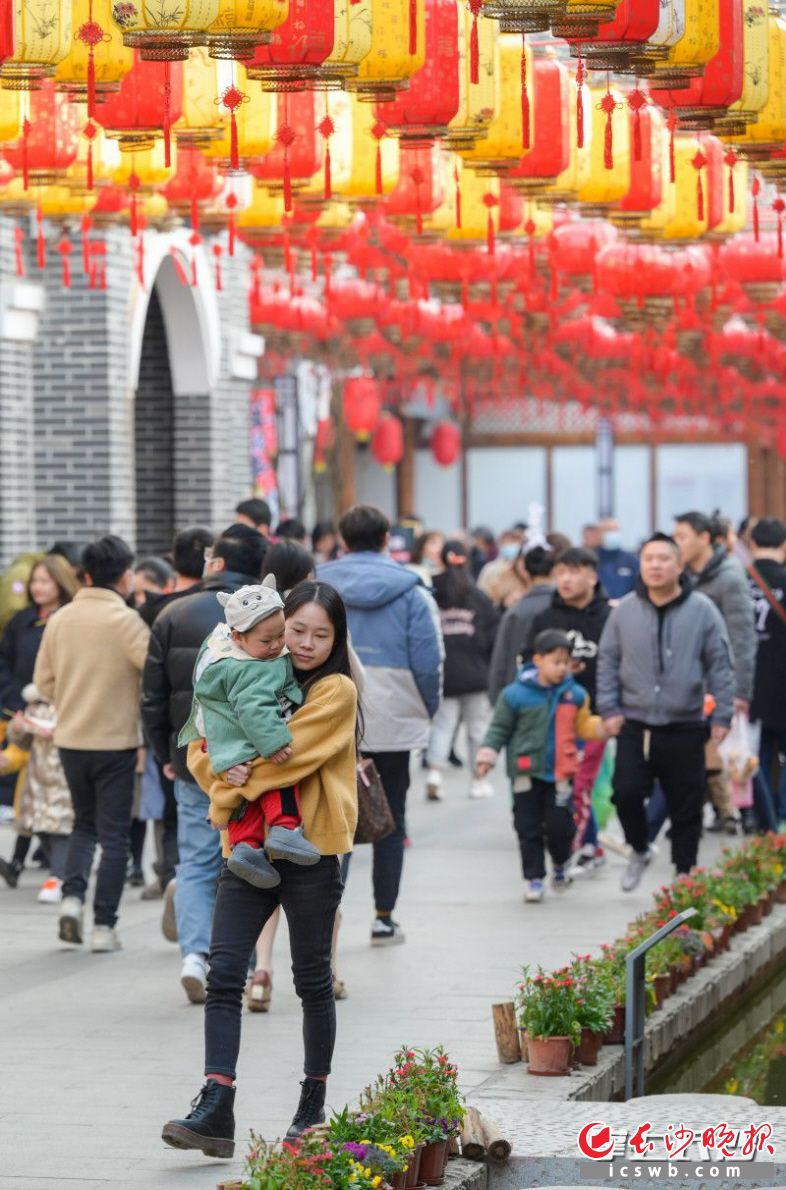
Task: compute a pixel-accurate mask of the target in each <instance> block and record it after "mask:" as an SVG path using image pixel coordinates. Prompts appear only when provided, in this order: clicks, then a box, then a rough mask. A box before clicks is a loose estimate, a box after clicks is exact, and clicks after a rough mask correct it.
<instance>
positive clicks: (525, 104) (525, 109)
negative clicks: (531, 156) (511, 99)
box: [521, 33, 530, 149]
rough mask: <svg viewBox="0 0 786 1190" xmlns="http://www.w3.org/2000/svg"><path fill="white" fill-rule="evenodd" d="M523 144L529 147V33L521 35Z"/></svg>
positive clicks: (526, 147) (524, 146) (525, 147)
mask: <svg viewBox="0 0 786 1190" xmlns="http://www.w3.org/2000/svg"><path fill="white" fill-rule="evenodd" d="M521 145H522V148H524V149H528V148H529V147H530V143H529V91H528V90H527V35H526V33H522V35H521Z"/></svg>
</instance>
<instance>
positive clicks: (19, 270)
mask: <svg viewBox="0 0 786 1190" xmlns="http://www.w3.org/2000/svg"><path fill="white" fill-rule="evenodd" d="M24 242H25V233H24V231H23V229H22V228H21V227H20V226H19V224H18V223H15V224H14V266H15V271H16V275H17V277H24V275H25V264H24V259H23V256H22V245H23V244H24Z"/></svg>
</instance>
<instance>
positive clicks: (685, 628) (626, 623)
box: [596, 575, 734, 727]
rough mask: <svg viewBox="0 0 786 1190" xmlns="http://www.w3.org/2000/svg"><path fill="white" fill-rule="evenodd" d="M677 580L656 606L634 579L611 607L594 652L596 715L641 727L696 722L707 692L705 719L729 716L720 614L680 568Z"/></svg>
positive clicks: (730, 672)
mask: <svg viewBox="0 0 786 1190" xmlns="http://www.w3.org/2000/svg"><path fill="white" fill-rule="evenodd" d="M680 587H681V590H680V594H679V596H678V597H677V598H676V599H674V600H672V602H671V603H668V604H666V605H665V607H660V608H658V607H656V606H655V604H654V603H652V601H651V600H650V597H649V594H648V593H647V588H646V587H645V586H644V583H643V582H642V580H641V578H639V579H638V580H637V582H636V590H635V591H634V592H632V593H631V594H630V595H626V596H625V598H624V599H623V600H622V601H621V602H620V603H619V604H618V605H617V607H615V608H614V609H613V610H612V612H611V615H610V616H609V618H608V620H607V621H606V627H605V628H604V629H603V635H602V637H601V638H600V652H599V654H598V682H597V694H596V706H597V709H598V712H599V713H600V714H601V715H602V716H603V718H604V719H608V718H610V717H611V716H613V715H624V716H625V718H626V719H633V720H635V721H637V722H641V723H645V724H646V725H647V726H648V727H664V726H666V725H673V724H678V723H701V722H702V721H703V719H704V695H705V693H707V692H709V693H711V694H713V695H714V697H715V702H716V708H715V712H714V714H713V722H714V723H718V724H720V725H722V726H724V727H728V725H729V724H730V723H731V716H732V709H733V702H734V667H733V664H732V660H731V649H730V646H729V638H728V636H727V634H726V628H725V625H724V623H723V619H722V618H721V615H720V612H719V611H718V609H717V608H716V607H715V606H714V605H713V603H712V601H711V600H709V599H708V598H707V597H706V595H701V594H699V593H698V592H697V591H692V590H691V588H690V586H689V582H688V580H687V579H686V578H685V576H684V575H683V576H681V579H680Z"/></svg>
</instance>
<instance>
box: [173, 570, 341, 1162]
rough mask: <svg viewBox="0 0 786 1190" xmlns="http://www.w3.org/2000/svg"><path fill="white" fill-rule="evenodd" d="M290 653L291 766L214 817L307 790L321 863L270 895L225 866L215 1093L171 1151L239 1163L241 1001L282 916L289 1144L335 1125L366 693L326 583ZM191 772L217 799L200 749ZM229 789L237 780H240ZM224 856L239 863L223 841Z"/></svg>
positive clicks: (259, 770) (207, 1091) (303, 801)
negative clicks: (332, 1097)
mask: <svg viewBox="0 0 786 1190" xmlns="http://www.w3.org/2000/svg"><path fill="white" fill-rule="evenodd" d="M284 616H285V619H286V644H287V647H288V648H289V651H290V653H291V654H292V663H293V667H294V672H295V677H296V678H297V680H298V681H299V682H300V684H301V687H302V689H303V693H304V696H305V700H304V703H303V705H302V707H300V708H299V709H298V710H297V711H296V712H295V713H294V714H293V716H292V718H291V719H290V721H289V724H288V726H289V730H290V733H291V735H292V741H293V742H292V749H293V755H292V757H291V759H290V760H288V761H287V762H286V764H285V765H283V766H282V765H276V764H273V763H272V762H270V761H266V760H264V759H262V758H257V759H255V760H253V762H252V763H251V764H250V765H247V766H239V769H240V770H241V771H240V773H239V774H238V770H231V773H232V774H236V775H238V776H239V777H240V778H241V779H242V778H244V777H247V779H246V780H245V783H244V784H243V785H242V787H241V788H238V789H237V790H236V791H232V792H229V791H228V790H226V788H224V791H223V793H221V794H217V796H216V799H215V800H214V801H212V802H211V806H210V818H211V820H212V822H213V824H214V825H215V826H216V827H219V828H222V829H223V828H224V827H226V825H227V823H228V822H229V819H230V816H231V814H232V813H233V811H234V810H237V809H238V808H239V807H240V806H241V805H242V802H243V800H244V799H245V800H247V801H254V800H256V799H257V798H258V797H260V796H261V795H262V794H263V793H265V792H267V791H268V790H271V789H279V788H280V787H281V783H282V778H283V779H285V780H286V783H287V784H292V785H294V784H297V785H298V786H299V788H300V808H301V817H302V821H303V830H304V833H305V836H306V838H307V839H308V840H309V842H311V843H313V844H314V846H315V847H317V848H318V850H319V851H320V852H321V855H322V858H321V859H320V860H319V862H318V863H317V864H315V865H314V866H313V867H300V866H297V865H295V864H292V863H288V862H286V861H278V862H277V867H278V869H279V871H280V874H281V883H280V884H279V885H277V886H276V887H275V888H269V889H261V888H256V887H255V886H254V885H252V884H249V883H248V882H247V881H245V880H241V879H240V878H239V877H237V876H235V875H234V874H233V873H232V872H230V871H229V870H228V869H227V867H226V866H224V868H223V870H222V873H221V878H220V880H219V885H218V894H217V897H216V905H215V910H214V914H213V933H212V938H211V943H210V955H209V965H210V974H209V976H208V981H207V1003H206V1005H205V1080H206V1081H205V1085H204V1087H203V1088H202V1091H201V1093H200V1095H199V1097H198V1099H197V1100H195V1101H194V1106H193V1107H192V1110H191V1112H190V1113H189V1115H188V1116H186V1117H185V1118H184V1119H178V1120H170V1121H169V1122H168V1123H167V1124H165V1125H164V1130H163V1133H162V1136H163V1139H164V1140H165V1141H166V1143H167V1144H170V1145H172V1146H173V1147H174V1148H180V1149H199V1150H201V1151H202V1152H203V1153H205V1155H206V1156H209V1157H231V1156H232V1154H233V1152H234V1147H235V1146H234V1135H235V1120H234V1114H233V1108H234V1097H235V1087H234V1080H235V1065H236V1061H237V1056H238V1052H239V1049H240V1019H241V1013H242V1005H243V990H244V987H245V982H246V974H247V970H248V956H249V955H250V954H251V952H252V949H253V947H254V944H255V942H256V940H257V938H258V937H259V934H260V931H261V929H262V927H263V926H264V924H265V922H266V921H267V920H268V918H269V917H270V915H271V914H272V913H273V911H274V910H275V909H276V907H277V906H278V905H281V907H282V909H283V910H284V913H285V914H286V916H287V921H288V923H289V937H290V946H291V950H292V972H293V975H294V979H295V990H296V991H297V994H298V996H299V997H300V999H301V1002H302V1004H303V1039H304V1044H305V1064H304V1073H305V1078H304V1080H303V1082H302V1083H301V1096H300V1103H299V1104H298V1108H297V1111H296V1113H295V1116H294V1119H293V1121H292V1124H291V1125H290V1128H289V1130H288V1132H287V1136H288V1137H290V1138H295V1137H297V1136H299V1135H300V1134H301V1133H302V1132H303V1131H305V1129H306V1128H308V1127H311V1126H312V1125H314V1124H317V1123H321V1122H322V1121H323V1120H324V1118H325V1113H324V1104H325V1084H326V1082H327V1077H328V1075H329V1073H330V1062H331V1058H332V1054H333V1046H334V1043H335V1036H336V1005H335V998H334V994H333V975H332V970H331V940H332V935H333V923H334V919H335V916H336V911H337V909H338V906H339V902H340V900H341V893H342V890H343V885H342V882H341V874H340V868H339V858H338V857H339V856H341V855H345V854H347V853H348V852H349V851H351V850H352V840H353V837H354V833H355V826H356V823H357V783H356V764H357V737H358V699H357V688H356V686H355V683H354V681H353V680H352V674H351V668H350V651H349V633H348V630H347V616H346V610H345V608H344V603H343V601H342V599H341V596H340V595H339V594H338V592H337V591H336V590H335V588H334V587H331V586H329V585H328V584H327V583H320V582H309V581H306V582H302V583H299V584H298V586H297V587H295V588H294V590H293V591H292V592H291V593H290V595H289V597H288V598H287V601H286V603H285V605H284ZM188 765H189V768H190V770H191V772H192V773H193V775H194V779H195V780H196V781H197V783H198V784H199V785H200V787H201V788H202V789H203V790H204V791H205V792H206V793H209V791H210V788H211V785H213V782H214V779H215V774H214V773H213V771H212V769H211V767H210V761H209V758H208V756H207V753H206V752H204V751H203V750H202V746H201V744H200V743H199V742H194V743H193V744H191V745H190V747H189V753H188ZM230 779H231V778H230ZM223 843H224V856H225V857H226V856H227V855H228V854H229V847H228V842H227V838H226V833H224V834H223Z"/></svg>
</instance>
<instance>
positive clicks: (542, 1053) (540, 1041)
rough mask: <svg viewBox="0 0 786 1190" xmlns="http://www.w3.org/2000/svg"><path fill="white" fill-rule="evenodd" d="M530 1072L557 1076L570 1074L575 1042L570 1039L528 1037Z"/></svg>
mask: <svg viewBox="0 0 786 1190" xmlns="http://www.w3.org/2000/svg"><path fill="white" fill-rule="evenodd" d="M527 1046H528V1049H529V1072H530V1074H542V1075H551V1076H556V1075H560V1074H568V1073H569V1072H570V1058H571V1054H572V1053H573V1042H572V1041H571V1039H570V1038H569V1037H528V1038H527Z"/></svg>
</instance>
